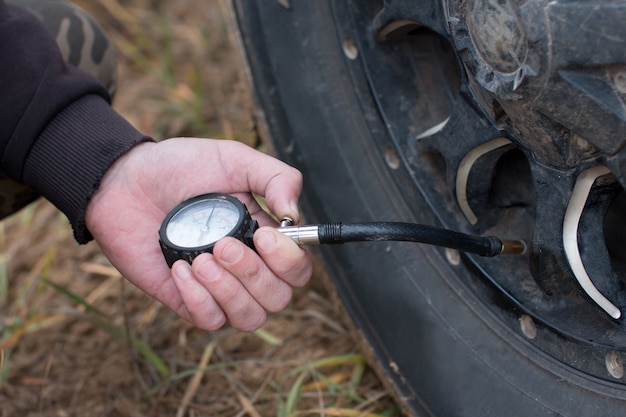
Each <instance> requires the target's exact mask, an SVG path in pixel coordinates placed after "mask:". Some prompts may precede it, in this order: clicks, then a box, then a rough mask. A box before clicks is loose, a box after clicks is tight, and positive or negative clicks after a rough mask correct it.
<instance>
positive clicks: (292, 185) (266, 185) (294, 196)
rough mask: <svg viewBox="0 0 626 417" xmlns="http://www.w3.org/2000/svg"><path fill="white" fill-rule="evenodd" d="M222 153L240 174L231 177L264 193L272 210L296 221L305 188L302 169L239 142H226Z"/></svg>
mask: <svg viewBox="0 0 626 417" xmlns="http://www.w3.org/2000/svg"><path fill="white" fill-rule="evenodd" d="M220 152H222V160H229V161H232V162H233V163H234V164H236V165H237V167H238V174H239V175H238V176H236V177H235V176H232V175H231V176H230V177H229V178H230V179H232V180H237V181H245V183H242V184H239V187H242V189H245V190H250V191H252V192H254V193H257V194H259V195H262V196H264V197H265V200H266V203H267V205H268V207H269V209H270V210H271V211H272V213H274V214H275V215H276V216H278V217H279V218H282V217H290V218H292V219H293V220H295V222H296V223H297V222H298V221H299V219H300V213H299V210H298V198H299V196H300V192H301V191H302V174H301V173H300V171H298V170H297V169H295V168H293V167H291V166H289V165H287V164H286V163H284V162H282V161H280V160H278V159H276V158H273V157H271V156H269V155H265V154H261V153H259V152H258V151H256V150H254V149H252V148H249V147H246V146H245V145H242V144H240V143H237V142H232V143H228V144H225V145H224V146H223V147H222V148H221V149H220ZM242 174H244V175H242Z"/></svg>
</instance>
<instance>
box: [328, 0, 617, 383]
mask: <svg viewBox="0 0 626 417" xmlns="http://www.w3.org/2000/svg"><path fill="white" fill-rule="evenodd" d="M592 7H595V9H593V10H592ZM348 9H349V10H348ZM335 11H336V15H337V16H336V18H337V19H338V20H339V19H343V20H344V21H345V20H346V19H347V20H349V21H350V24H351V34H350V35H349V36H346V37H344V38H343V39H342V45H343V48H344V53H345V56H346V59H348V60H349V61H354V62H355V64H356V63H360V64H362V67H361V66H359V65H354V71H355V72H356V71H362V70H364V72H365V76H366V78H367V81H368V84H369V90H370V91H371V93H372V95H373V97H374V100H375V101H376V104H377V107H378V109H379V111H380V114H381V116H382V118H383V119H384V121H385V125H386V126H387V127H388V133H389V135H390V136H391V138H392V139H393V142H394V146H393V147H386V148H385V151H384V154H383V155H382V157H383V158H384V159H385V161H386V163H387V165H388V166H389V168H390V169H391V170H396V169H398V168H400V167H401V166H404V167H406V169H407V170H408V171H409V172H410V173H411V176H412V179H413V182H414V185H415V186H416V187H417V188H418V189H419V190H420V192H421V193H422V194H423V196H424V197H425V198H426V200H427V201H428V202H429V205H430V207H431V209H432V212H433V213H436V214H437V217H438V220H439V221H440V222H441V224H443V225H445V226H447V227H450V228H453V229H457V230H461V231H465V232H470V233H480V234H483V233H489V234H494V235H497V236H500V237H503V238H514V239H517V238H522V239H524V240H526V241H527V243H528V246H529V249H528V253H527V254H526V255H525V256H522V257H515V258H512V257H498V258H495V259H483V258H479V257H474V256H462V257H461V256H459V254H458V253H454V252H453V251H449V250H448V251H446V252H445V253H446V256H447V259H448V261H449V262H450V263H451V264H452V265H455V266H457V267H459V268H466V269H470V270H472V271H474V272H475V274H474V277H478V279H483V280H485V281H486V282H489V283H490V285H491V286H492V287H494V288H496V289H497V290H498V292H499V294H500V295H501V296H502V297H501V298H500V299H499V301H498V302H497V303H494V300H493V298H492V297H491V295H490V293H487V292H482V291H481V290H480V287H479V286H476V285H473V283H472V282H464V284H465V285H467V286H468V288H473V289H474V291H475V294H476V295H477V296H478V297H479V298H480V299H482V300H483V301H484V304H485V305H486V306H488V308H489V309H491V310H492V311H493V312H494V313H495V315H496V316H498V317H499V318H500V319H501V320H502V322H503V323H505V324H506V325H507V326H508V327H509V328H511V329H512V330H513V331H515V332H517V333H520V334H522V335H523V336H524V337H525V338H526V340H527V341H528V343H530V344H532V345H533V346H536V347H537V348H538V349H540V350H542V351H544V352H546V353H548V354H549V355H550V357H552V358H554V359H556V360H558V361H560V362H562V363H564V364H566V365H567V366H569V367H571V368H574V369H577V370H579V371H582V372H584V373H585V374H587V375H591V376H594V377H597V378H601V379H604V380H608V381H611V382H618V383H624V382H625V381H624V378H623V377H624V370H623V365H622V361H623V358H625V356H624V355H625V354H626V351H625V350H624V348H623V347H624V346H626V328H625V325H624V322H623V319H622V318H621V317H619V318H617V317H618V316H619V315H621V314H622V313H623V312H624V313H626V290H625V289H624V285H625V283H626V280H625V278H624V277H625V274H624V273H622V271H623V270H624V268H623V265H624V260H625V259H626V256H625V255H624V254H623V250H622V248H623V247H624V245H623V243H622V242H623V238H622V236H621V235H622V234H623V232H624V231H626V229H625V228H624V227H626V226H625V223H624V220H623V216H622V215H621V213H623V210H622V208H623V207H624V206H625V205H624V201H626V198H625V197H624V193H623V186H624V185H625V184H626V180H625V179H626V175H625V173H626V170H625V169H624V168H623V167H624V166H625V164H624V160H625V159H626V157H625V155H626V153H625V152H622V151H620V150H621V149H622V148H623V144H624V135H623V133H622V134H621V135H620V132H624V131H626V111H624V98H625V96H626V66H624V65H623V64H622V63H624V62H626V59H625V58H626V56H625V55H626V48H624V47H623V46H624V44H623V41H622V40H621V39H620V38H619V36H615V34H613V36H612V38H610V39H608V38H607V37H606V36H605V37H602V36H599V35H598V33H599V34H602V33H603V28H604V27H606V28H618V27H621V26H620V24H619V22H620V21H621V20H620V19H622V18H623V17H624V16H625V15H626V5H615V4H610V5H603V6H596V5H591V6H582V7H570V6H567V5H560V4H557V3H555V2H552V3H551V4H550V5H545V4H543V2H538V1H537V2H527V3H526V4H525V5H524V6H523V7H518V6H514V5H513V3H512V2H510V3H509V2H489V1H474V2H461V1H449V2H446V1H444V2H443V4H442V2H440V1H435V0H433V1H430V2H423V1H420V2H415V1H408V0H407V1H393V2H391V1H384V2H381V1H366V2H360V1H359V2H356V1H352V4H351V7H350V8H345V9H341V8H339V7H337V8H336V10H335ZM592 11H593V13H592ZM581 24H582V26H581ZM581 27H582V28H588V29H589V31H588V32H585V33H580V32H581V31H580V29H579V28H581ZM592 29H593V30H592ZM596 29H597V30H596ZM594 30H595V32H594ZM583 32H584V31H583ZM572 33H579V35H580V36H579V37H578V38H577V42H572V40H571V34H572ZM592 33H595V35H591V34H592ZM598 38H600V39H598ZM548 39H550V42H548ZM580 109H584V110H585V112H584V114H582V113H581V112H580V111H579V110H580ZM577 260H578V261H579V263H580V264H582V272H581V267H580V266H578V267H577V266H576V265H577ZM463 276H465V274H459V276H458V277H455V279H458V280H464V279H465V278H463ZM585 276H586V277H588V278H589V279H588V280H587V281H585V279H584V278H585Z"/></svg>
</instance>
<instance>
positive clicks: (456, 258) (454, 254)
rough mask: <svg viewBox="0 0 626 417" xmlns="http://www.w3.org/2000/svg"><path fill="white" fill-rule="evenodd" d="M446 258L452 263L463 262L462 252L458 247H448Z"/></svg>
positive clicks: (455, 264)
mask: <svg viewBox="0 0 626 417" xmlns="http://www.w3.org/2000/svg"><path fill="white" fill-rule="evenodd" d="M446 259H447V260H448V262H450V264H451V265H454V266H457V265H460V264H461V252H459V251H458V250H456V249H450V248H446Z"/></svg>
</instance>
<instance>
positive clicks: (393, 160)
mask: <svg viewBox="0 0 626 417" xmlns="http://www.w3.org/2000/svg"><path fill="white" fill-rule="evenodd" d="M385 162H387V166H388V167H389V168H391V169H398V168H400V157H399V156H398V151H396V148H394V147H392V146H388V147H387V149H385Z"/></svg>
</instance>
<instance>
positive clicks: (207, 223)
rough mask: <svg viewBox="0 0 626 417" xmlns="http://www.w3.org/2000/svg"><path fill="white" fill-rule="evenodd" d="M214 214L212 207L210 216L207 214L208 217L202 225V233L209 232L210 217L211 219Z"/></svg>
mask: <svg viewBox="0 0 626 417" xmlns="http://www.w3.org/2000/svg"><path fill="white" fill-rule="evenodd" d="M214 212H215V206H213V209H212V210H211V214H209V217H207V219H206V222H205V223H204V227H203V228H202V231H203V232H204V233H206V232H208V231H209V228H210V227H211V226H210V223H211V217H213V213H214Z"/></svg>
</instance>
